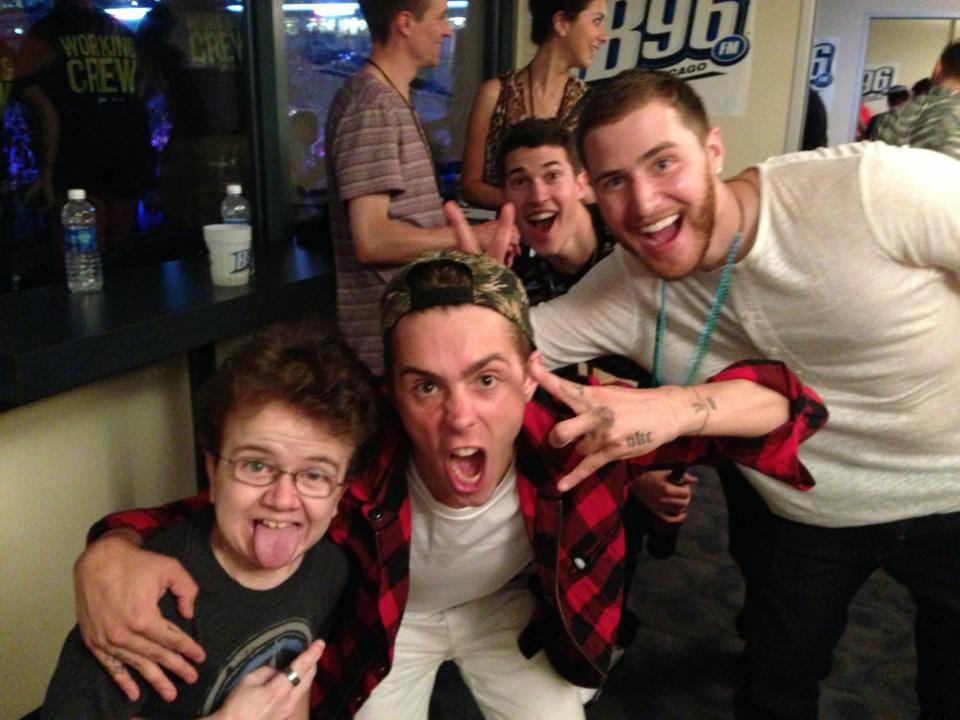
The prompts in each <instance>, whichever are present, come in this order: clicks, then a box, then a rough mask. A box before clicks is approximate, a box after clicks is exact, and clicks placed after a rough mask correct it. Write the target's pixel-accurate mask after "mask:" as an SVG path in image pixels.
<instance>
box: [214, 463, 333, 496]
mask: <svg viewBox="0 0 960 720" xmlns="http://www.w3.org/2000/svg"><path fill="white" fill-rule="evenodd" d="M217 459H218V460H222V461H223V462H225V463H227V464H228V465H230V466H231V467H232V468H233V479H234V480H236V481H237V482H240V483H243V484H244V485H253V486H254V487H269V486H270V485H273V484H274V483H275V482H277V481H278V480H280V476H281V475H289V476H290V477H291V478H292V479H293V486H294V488H296V490H297V492H298V493H299V494H300V495H302V496H303V497H308V498H320V499H323V498H328V497H330V496H331V495H333V493H334V492H335V491H336V489H337V488H338V487H340V486H342V485H346V483H344V482H338V481H337V480H336V479H335V478H333V477H331V476H330V473H329V472H327V471H326V470H320V469H318V468H306V469H304V470H298V471H297V472H291V471H290V470H282V469H281V468H279V467H277V466H276V465H274V464H273V463H272V462H268V461H267V460H261V459H260V458H228V457H224V456H223V455H218V456H217Z"/></svg>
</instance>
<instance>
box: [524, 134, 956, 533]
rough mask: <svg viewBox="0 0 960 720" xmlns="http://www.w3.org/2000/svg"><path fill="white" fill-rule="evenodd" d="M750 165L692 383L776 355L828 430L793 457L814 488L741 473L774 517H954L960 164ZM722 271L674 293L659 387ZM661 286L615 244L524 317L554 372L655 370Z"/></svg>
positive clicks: (902, 157)
mask: <svg viewBox="0 0 960 720" xmlns="http://www.w3.org/2000/svg"><path fill="white" fill-rule="evenodd" d="M758 169H759V172H760V217H759V225H758V229H757V237H756V241H755V243H754V246H753V247H752V248H751V250H750V253H749V254H748V255H747V257H746V258H744V259H743V260H742V261H741V262H739V263H737V264H736V265H735V266H734V269H733V273H732V275H731V281H730V290H729V295H728V297H727V301H726V303H725V305H724V307H723V310H722V312H721V313H720V316H719V319H718V322H717V328H716V331H715V332H714V337H713V343H712V345H711V348H710V352H709V354H708V356H707V358H706V359H705V360H704V363H703V370H702V375H701V378H700V379H701V380H702V379H703V378H704V377H707V376H708V375H710V374H713V373H715V372H717V371H719V370H720V369H722V368H723V367H725V366H727V365H729V364H730V363H732V362H735V361H738V360H745V359H759V358H769V359H775V360H782V361H784V362H785V363H786V364H787V365H788V366H789V367H790V368H791V369H792V370H793V371H794V372H796V373H797V374H798V375H799V376H800V378H801V379H802V380H803V381H804V382H805V383H806V384H807V385H809V386H810V387H812V388H813V389H814V390H816V391H817V392H818V393H819V394H820V395H821V397H822V398H823V400H824V402H825V403H826V405H827V408H828V410H829V411H830V420H829V422H828V423H827V425H826V427H824V428H823V429H822V430H820V431H819V432H818V433H817V434H816V435H814V436H813V437H812V438H811V439H810V440H808V441H807V442H806V443H805V444H804V445H803V446H802V447H801V449H800V459H801V460H802V461H803V462H804V463H805V464H806V466H807V467H808V468H809V470H810V471H811V473H812V474H813V476H814V479H815V480H816V483H817V485H816V487H814V488H813V489H811V490H809V491H808V492H799V491H797V490H795V489H793V488H791V487H789V486H787V485H785V484H784V483H781V482H779V481H776V480H773V479H771V478H769V477H766V476H764V475H761V474H759V473H756V472H754V471H747V474H748V476H749V477H750V479H751V481H752V482H753V484H754V485H755V486H756V488H757V489H758V490H759V491H760V493H761V494H762V495H763V496H764V498H765V499H766V501H767V502H768V504H769V505H770V506H771V508H772V509H773V510H774V511H775V512H776V513H778V514H779V515H782V516H783V517H786V518H789V519H792V520H796V521H799V522H805V523H811V524H815V525H821V526H826V527H842V526H854V525H866V524H874V523H881V522H890V521H894V520H899V519H903V518H909V517H917V516H922V515H929V514H934V513H946V512H957V511H960V402H958V399H957V391H958V389H960V199H958V198H960V162H958V161H956V160H954V159H952V158H949V157H947V156H946V155H942V154H940V153H935V152H932V151H929V150H918V149H909V148H899V147H891V146H887V145H884V144H883V143H858V144H854V145H847V146H842V147H839V148H825V149H822V150H817V151H813V152H806V153H794V154H791V155H785V156H782V157H778V158H772V159H771V160H768V161H767V162H765V163H762V164H761V165H759V166H758ZM720 274H721V270H719V269H718V270H716V271H714V272H710V273H696V274H695V275H693V276H691V277H689V278H685V279H683V280H679V281H675V282H671V283H669V285H668V290H667V327H666V340H665V343H664V351H663V367H664V371H665V373H666V379H667V381H668V382H679V381H680V378H681V377H682V375H683V373H684V371H685V370H686V367H687V365H688V363H689V362H690V358H691V356H692V353H693V350H694V348H695V346H696V342H697V336H698V334H699V333H700V330H701V328H702V327H703V323H704V320H705V318H706V316H707V312H708V310H709V307H710V303H711V301H712V300H713V297H714V294H715V292H716V287H717V284H718V282H719V278H720ZM659 291H660V280H659V279H657V278H655V277H653V275H652V274H651V273H650V272H649V271H647V270H646V269H645V268H644V267H643V266H642V265H641V264H640V263H639V261H637V260H636V259H635V258H634V257H633V256H631V255H630V254H629V253H627V252H625V251H624V250H623V248H622V247H618V248H617V249H616V251H615V252H614V253H613V254H612V255H610V256H609V257H607V258H606V259H604V260H603V261H601V262H600V263H599V264H598V265H597V266H595V267H594V268H593V270H591V271H590V272H589V273H588V274H587V276H586V277H585V278H584V279H583V280H581V281H580V282H579V283H578V284H577V285H576V286H574V288H573V289H572V290H571V291H570V292H569V293H567V294H566V295H564V296H563V297H560V298H557V299H556V300H552V301H549V302H547V303H541V304H539V305H537V306H536V307H534V308H532V309H531V319H532V321H533V326H534V331H535V334H536V338H537V346H538V347H539V349H540V351H541V352H542V353H543V355H544V357H545V359H546V361H547V363H548V364H549V365H551V366H562V365H567V364H569V363H572V362H579V361H581V360H584V359H587V358H590V357H593V356H596V355H602V354H607V353H620V354H623V355H626V356H628V357H630V358H632V359H633V360H635V361H637V362H638V363H640V364H641V365H644V366H647V367H649V365H650V363H651V360H652V357H653V346H654V336H655V329H656V328H655V324H656V314H657V307H658V305H659ZM745 471H746V470H745Z"/></svg>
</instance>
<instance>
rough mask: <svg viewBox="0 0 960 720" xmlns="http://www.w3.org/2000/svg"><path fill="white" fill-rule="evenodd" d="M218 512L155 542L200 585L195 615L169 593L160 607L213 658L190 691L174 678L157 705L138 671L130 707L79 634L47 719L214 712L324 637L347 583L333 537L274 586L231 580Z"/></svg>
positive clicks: (71, 639) (50, 696)
mask: <svg viewBox="0 0 960 720" xmlns="http://www.w3.org/2000/svg"><path fill="white" fill-rule="evenodd" d="M212 525H213V508H212V507H210V508H207V509H206V510H204V511H203V512H201V513H200V514H198V515H197V516H195V517H193V518H191V519H190V520H188V521H187V522H185V523H183V524H181V525H178V526H176V527H173V528H170V529H169V530H166V531H164V532H162V533H160V534H159V535H157V536H155V537H154V538H151V539H150V540H149V541H148V542H147V543H146V544H145V547H147V548H148V549H150V550H153V551H154V552H160V553H163V554H164V555H170V556H171V557H176V558H177V559H179V560H180V562H181V563H183V565H184V567H185V568H186V569H187V571H188V572H189V573H190V574H191V576H192V577H193V578H194V580H196V582H197V584H198V585H199V587H200V592H199V593H198V595H197V601H196V606H195V612H194V617H193V619H192V620H185V619H183V618H181V617H180V615H179V613H178V612H177V609H176V601H175V598H174V597H173V596H172V595H171V594H170V593H167V594H166V595H165V596H164V597H163V598H162V599H161V601H160V609H161V612H162V613H163V615H164V617H166V618H169V619H170V620H171V621H173V622H175V623H176V624H177V625H178V626H180V627H181V628H182V629H183V630H184V631H185V632H187V633H188V634H190V635H191V636H192V637H193V638H195V639H196V640H197V642H199V643H200V645H201V646H203V648H204V650H205V651H206V654H207V659H206V660H205V661H204V662H203V664H201V665H200V666H199V667H198V671H199V674H200V677H199V679H198V680H197V682H196V683H194V684H193V685H187V684H186V683H184V682H182V681H179V679H178V678H172V679H173V680H174V683H175V685H176V687H177V699H176V700H175V701H173V702H171V703H167V702H165V701H164V700H163V699H161V698H160V697H159V696H158V695H157V694H156V693H155V692H154V691H153V689H152V688H151V687H150V686H149V685H148V684H147V683H146V682H145V681H143V680H142V679H141V678H140V677H139V676H138V675H136V673H134V677H135V678H136V679H137V680H138V682H139V684H140V688H141V700H140V701H138V702H137V703H131V702H129V701H128V700H127V699H126V696H124V695H123V693H121V692H120V690H119V689H118V688H117V687H116V685H114V683H113V681H112V680H111V679H110V676H109V675H108V674H107V672H106V671H105V670H104V669H103V668H102V667H101V666H100V664H99V663H98V662H97V660H96V658H94V656H93V654H92V653H90V651H89V650H87V648H86V646H84V645H83V641H82V639H81V637H80V633H79V630H77V628H74V630H73V631H72V632H71V633H70V635H69V636H68V638H67V641H66V643H65V644H64V647H63V650H62V652H61V654H60V660H59V662H58V663H57V668H56V670H55V672H54V675H53V679H52V680H51V682H50V686H49V688H48V689H47V696H46V699H45V700H44V705H43V711H42V715H41V717H42V718H43V720H50V719H54V718H55V719H57V720H66V719H67V718H69V719H70V720H85V719H86V718H89V719H90V720H93V719H95V718H96V719H100V718H130V717H133V716H134V715H141V716H143V717H149V718H185V717H202V716H205V715H209V714H210V713H211V712H213V711H214V710H216V709H217V708H218V707H220V705H222V704H223V701H224V699H225V698H226V696H227V695H228V694H229V692H230V690H231V689H232V688H233V687H234V685H236V683H237V682H238V681H239V680H240V678H241V677H242V676H243V675H245V674H246V673H248V672H250V671H251V670H254V669H256V668H258V667H260V666H262V665H267V664H269V665H270V666H272V667H279V668H283V667H286V666H287V665H288V664H289V663H290V661H291V660H292V659H293V658H295V657H296V656H297V655H299V654H300V653H301V652H302V651H303V650H305V649H306V647H307V645H309V643H310V642H312V641H313V640H314V639H316V638H318V637H324V635H325V633H326V631H327V629H328V627H329V625H330V623H331V621H332V612H333V610H334V608H335V607H336V604H337V602H338V600H339V597H340V594H341V592H342V591H343V586H344V584H345V583H346V578H347V572H348V570H347V560H346V557H345V556H344V554H343V551H342V550H341V549H340V548H339V547H337V546H336V545H334V544H333V543H331V542H330V541H329V540H327V539H325V538H324V539H321V540H320V542H318V543H317V544H316V545H314V546H313V547H312V548H310V550H308V551H307V552H306V553H305V554H304V557H303V561H302V562H301V564H300V567H299V568H297V571H296V572H295V573H294V574H293V575H292V576H290V577H289V578H288V579H287V580H285V581H284V582H282V583H281V584H280V585H278V586H277V587H275V588H272V589H270V590H251V589H249V588H245V587H243V586H242V585H239V584H238V583H237V582H236V581H234V580H233V579H232V578H231V577H230V576H229V575H228V574H227V573H226V571H224V569H223V568H222V567H221V566H220V564H219V563H218V562H217V560H216V558H215V557H214V555H213V550H212V549H211V547H210V529H211V528H212Z"/></svg>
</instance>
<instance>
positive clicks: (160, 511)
mask: <svg viewBox="0 0 960 720" xmlns="http://www.w3.org/2000/svg"><path fill="white" fill-rule="evenodd" d="M209 504H210V498H209V496H208V494H207V491H206V490H205V491H203V492H202V493H200V494H198V495H194V496H193V497H189V498H184V499H183V500H174V501H173V502H171V503H167V504H166V505H160V506H159V507H153V508H146V509H137V510H123V511H121V512H116V513H112V514H110V515H107V516H106V517H105V518H102V519H100V520H98V521H97V522H96V523H95V524H94V526H93V527H92V528H90V531H89V532H88V533H87V542H88V543H90V542H93V541H94V540H96V539H97V538H98V537H100V536H101V535H103V534H104V533H105V532H107V531H108V530H116V529H118V528H129V529H130V530H134V531H135V532H136V533H137V534H138V535H139V536H140V537H141V538H143V539H144V540H146V539H147V538H148V537H150V536H151V535H154V534H156V533H158V532H159V531H161V530H165V529H166V528H168V527H173V526H174V525H178V524H179V523H182V522H183V521H184V520H186V519H187V518H189V517H191V516H192V515H195V514H196V513H198V512H199V511H200V510H202V509H203V508H205V507H206V506H207V505H209Z"/></svg>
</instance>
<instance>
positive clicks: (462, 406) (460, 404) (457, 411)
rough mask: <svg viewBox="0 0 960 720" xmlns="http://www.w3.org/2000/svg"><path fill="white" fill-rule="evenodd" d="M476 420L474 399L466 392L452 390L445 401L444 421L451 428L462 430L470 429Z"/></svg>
mask: <svg viewBox="0 0 960 720" xmlns="http://www.w3.org/2000/svg"><path fill="white" fill-rule="evenodd" d="M475 418H476V411H475V408H474V404H473V399H472V398H471V397H470V394H469V393H467V392H466V391H465V390H458V389H455V390H452V391H451V392H450V393H449V394H448V395H447V397H446V400H445V401H444V419H445V420H446V423H447V425H448V426H449V427H451V428H453V429H454V430H460V429H463V428H467V427H469V426H470V425H471V424H472V423H473V420H474V419H475Z"/></svg>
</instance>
